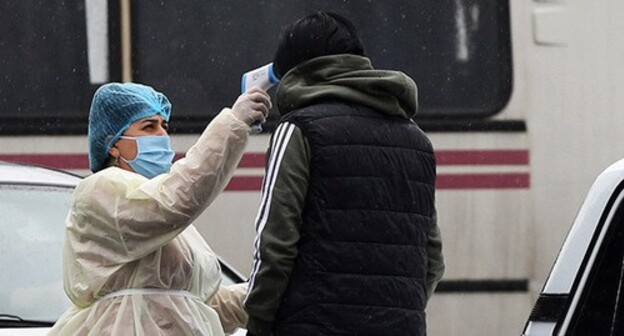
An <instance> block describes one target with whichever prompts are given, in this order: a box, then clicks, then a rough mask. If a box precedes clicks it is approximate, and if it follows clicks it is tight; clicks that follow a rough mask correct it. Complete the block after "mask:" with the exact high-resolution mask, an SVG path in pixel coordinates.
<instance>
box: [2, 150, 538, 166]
mask: <svg viewBox="0 0 624 336" xmlns="http://www.w3.org/2000/svg"><path fill="white" fill-rule="evenodd" d="M183 156H184V154H183V153H177V154H176V159H179V158H181V157H183ZM0 160H2V161H10V162H21V163H30V164H36V165H41V166H48V167H53V168H58V169H89V157H88V156H87V155H86V154H43V153H42V154H2V155H0ZM436 161H437V164H438V166H451V165H528V164H529V151H528V150H440V151H437V152H436ZM264 165H265V154H264V153H259V152H257V153H246V154H244V155H243V158H242V160H241V162H240V164H239V167H240V168H264Z"/></svg>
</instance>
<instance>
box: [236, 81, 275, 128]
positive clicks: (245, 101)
mask: <svg viewBox="0 0 624 336" xmlns="http://www.w3.org/2000/svg"><path fill="white" fill-rule="evenodd" d="M271 106H272V105H271V97H270V96H269V94H268V93H266V92H265V91H264V90H262V89H260V88H257V87H254V88H251V89H250V90H248V91H247V92H245V93H243V94H241V95H240V96H239V97H238V99H236V101H235V102H234V105H232V114H234V116H235V117H236V118H238V120H240V121H242V122H244V123H246V124H247V125H250V126H251V124H253V123H254V122H256V121H260V122H261V123H263V122H265V121H266V118H267V116H268V115H269V109H270V108H271Z"/></svg>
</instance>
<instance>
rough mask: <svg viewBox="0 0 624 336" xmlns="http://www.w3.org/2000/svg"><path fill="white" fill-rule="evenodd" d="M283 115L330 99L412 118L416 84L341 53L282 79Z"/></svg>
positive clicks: (298, 68) (279, 103) (279, 102)
mask: <svg viewBox="0 0 624 336" xmlns="http://www.w3.org/2000/svg"><path fill="white" fill-rule="evenodd" d="M276 96H277V97H276V102H277V107H278V109H279V111H280V114H282V115H285V114H287V113H288V112H291V111H293V110H295V109H299V108H302V107H305V106H309V105H312V104H315V103H323V102H327V101H330V100H343V101H348V102H352V103H357V104H362V105H366V106H369V107H372V108H374V109H376V110H378V111H380V112H383V113H386V114H388V115H393V116H399V117H403V118H406V119H409V118H411V117H412V116H413V115H414V114H416V112H417V111H418V90H417V88H416V83H414V81H413V80H412V79H411V78H410V77H408V76H407V75H406V74H404V73H402V72H399V71H391V70H376V69H374V68H373V66H372V64H371V61H370V59H368V58H367V57H362V56H356V55H349V54H341V55H331V56H321V57H317V58H313V59H311V60H309V61H307V62H304V63H301V64H300V65H298V66H296V67H294V68H293V69H291V70H290V71H288V72H287V73H286V74H285V75H284V76H283V78H282V79H281V81H280V83H279V86H278V87H277V94H276Z"/></svg>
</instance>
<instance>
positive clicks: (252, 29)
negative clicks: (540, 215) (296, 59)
mask: <svg viewBox="0 0 624 336" xmlns="http://www.w3.org/2000/svg"><path fill="white" fill-rule="evenodd" d="M132 5H133V9H132V13H133V18H134V21H133V41H134V53H135V59H134V60H133V61H134V64H133V66H134V77H135V79H136V80H139V81H144V82H148V83H152V84H154V85H156V86H157V87H159V88H160V89H162V90H163V91H164V92H167V93H168V95H169V96H170V98H171V100H172V101H173V103H174V105H175V106H176V116H177V120H176V123H175V124H176V131H185V130H187V131H191V130H192V129H193V124H194V121H199V120H203V119H206V118H209V117H211V116H214V114H215V113H217V112H218V111H219V109H220V108H221V107H223V106H226V105H228V104H231V102H232V101H234V99H235V98H236V96H237V94H238V93H239V90H240V75H241V74H242V73H243V72H244V71H246V70H249V69H252V68H255V67H257V66H260V65H263V64H265V63H267V62H269V61H270V60H272V57H273V53H274V51H275V49H276V47H277V40H278V34H279V31H280V29H281V27H283V26H284V25H286V24H288V23H290V22H292V20H293V19H294V18H298V17H302V16H304V15H306V14H309V13H311V12H313V11H314V10H319V9H322V10H333V11H336V12H338V13H341V14H344V15H345V16H347V17H349V18H350V19H351V20H352V21H353V22H354V24H355V25H356V27H357V28H358V30H359V32H360V35H361V37H362V39H363V41H364V43H365V45H366V47H367V51H368V53H369V55H370V57H371V59H372V61H373V64H374V65H375V66H376V67H378V68H387V69H395V70H401V71H404V72H406V73H407V74H408V75H410V76H411V77H413V78H414V79H415V80H416V83H417V84H418V87H419V99H420V108H421V110H420V112H419V114H418V118H451V119H452V118H453V117H458V118H459V117H461V118H464V117H485V116H489V115H492V114H493V113H496V112H498V111H500V109H502V107H503V106H504V105H505V104H506V103H507V101H508V99H509V97H510V93H511V75H512V74H511V44H510V36H509V13H508V11H509V8H508V6H509V4H508V2H507V1H490V0H453V1H392V2H389V1H381V0H378V1H348V0H347V1H340V2H337V1H330V0H313V1H311V0H305V1H286V2H285V1H277V0H267V1H257V2H249V1H227V2H225V1H193V0H180V1H167V2H162V1H140V2H133V3H132ZM181 116H184V118H181ZM278 117H279V116H278V114H277V113H273V114H272V115H271V118H272V119H271V120H273V121H275V120H276V119H277V118H278ZM271 120H270V121H271ZM184 121H187V123H186V125H185V123H184ZM199 124H202V125H203V123H199Z"/></svg>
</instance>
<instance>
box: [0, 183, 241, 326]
mask: <svg viewBox="0 0 624 336" xmlns="http://www.w3.org/2000/svg"><path fill="white" fill-rule="evenodd" d="M72 191H73V188H70V187H49V186H33V185H0V213H1V214H2V220H0V232H2V235H0V267H2V271H0V314H9V315H14V316H19V317H21V318H23V319H27V320H36V321H52V322H53V321H56V320H57V319H58V317H59V316H60V315H61V314H62V313H63V312H64V311H65V310H66V309H67V308H68V307H69V306H70V305H71V304H70V301H69V299H68V298H67V297H66V295H65V292H64V291H63V268H62V247H63V239H64V230H65V217H66V216H67V211H68V210H69V207H70V197H71V193H72ZM221 269H222V274H221V277H222V284H224V285H231V284H234V283H239V282H241V278H240V277H239V276H238V275H237V273H236V272H235V271H233V270H232V269H230V268H229V266H227V264H222V267H221Z"/></svg>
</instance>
